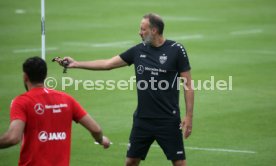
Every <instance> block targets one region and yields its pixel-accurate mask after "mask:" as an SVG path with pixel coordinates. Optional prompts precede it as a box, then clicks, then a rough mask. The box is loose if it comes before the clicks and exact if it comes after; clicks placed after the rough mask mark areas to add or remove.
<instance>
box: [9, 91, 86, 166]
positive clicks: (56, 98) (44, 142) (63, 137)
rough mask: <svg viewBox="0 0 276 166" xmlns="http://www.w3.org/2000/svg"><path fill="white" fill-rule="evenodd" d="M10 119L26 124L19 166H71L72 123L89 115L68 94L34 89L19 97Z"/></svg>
mask: <svg viewBox="0 0 276 166" xmlns="http://www.w3.org/2000/svg"><path fill="white" fill-rule="evenodd" d="M10 111H11V112H10V119H11V121H12V120H16V119H20V120H22V121H24V122H25V130H24V136H23V140H22V146H21V151H20V159H19V164H18V165H19V166H27V165H28V166H33V165H39V166H69V162H70V161H69V160H70V145H71V128H72V120H74V121H75V122H78V121H79V120H80V119H81V118H82V117H83V116H85V115H86V114H87V113H86V111H85V110H84V109H83V108H82V107H81V106H80V104H79V103H78V102H77V101H76V100H75V99H73V98H72V97H71V96H69V95H67V94H66V93H63V92H59V91H56V90H49V89H46V88H33V89H31V90H30V91H28V92H26V93H24V94H22V95H20V96H18V97H16V98H15V99H14V100H13V102H12V104H11V110H10Z"/></svg>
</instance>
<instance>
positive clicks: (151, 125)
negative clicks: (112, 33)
mask: <svg viewBox="0 0 276 166" xmlns="http://www.w3.org/2000/svg"><path fill="white" fill-rule="evenodd" d="M163 29H164V23H163V20H162V19H161V17H160V16H158V15H156V14H152V13H151V14H147V15H145V16H144V17H143V19H142V21H141V25H140V32H139V34H140V36H141V38H142V40H143V42H142V43H141V44H138V45H136V46H134V47H132V48H130V49H129V50H127V51H126V52H124V53H122V54H120V55H117V56H114V57H113V58H111V59H106V60H94V61H87V62H78V61H75V60H73V59H72V58H70V57H65V58H64V60H67V61H68V62H69V65H68V68H82V69H90V70H110V69H114V68H118V67H123V66H127V65H132V64H134V69H135V74H136V82H137V90H138V106H137V109H136V111H135V113H134V117H133V126H132V130H131V134H130V139H129V141H130V142H129V147H128V152H127V159H126V165H127V166H136V165H139V163H140V160H144V159H145V158H146V155H147V153H148V150H149V148H150V145H151V144H152V143H153V141H157V143H158V144H159V145H160V147H161V148H162V149H163V151H164V153H165V155H166V156H167V159H168V160H171V161H172V164H173V165H174V166H185V165H186V157H185V151H184V145H183V136H182V128H183V129H184V137H185V138H188V137H189V136H190V134H191V132H192V118H193V105H194V92H193V89H192V86H191V74H190V69H191V68H190V64H189V60H188V57H187V53H186V50H185V49H184V47H183V46H182V45H181V44H179V43H177V42H175V41H171V40H166V39H165V38H164V37H163ZM179 78H181V79H182V80H184V95H185V103H186V114H185V117H184V118H183V120H182V122H181V118H180V109H179V82H180V81H179V80H180V79H179Z"/></svg>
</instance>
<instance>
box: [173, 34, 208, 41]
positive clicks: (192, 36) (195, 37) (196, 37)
mask: <svg viewBox="0 0 276 166" xmlns="http://www.w3.org/2000/svg"><path fill="white" fill-rule="evenodd" d="M202 38H203V35H201V34H196V35H187V36H175V37H172V36H171V37H168V39H172V40H192V39H202Z"/></svg>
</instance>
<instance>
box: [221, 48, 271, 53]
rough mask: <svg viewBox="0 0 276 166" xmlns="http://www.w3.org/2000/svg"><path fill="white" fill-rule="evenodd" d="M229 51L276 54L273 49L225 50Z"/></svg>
mask: <svg viewBox="0 0 276 166" xmlns="http://www.w3.org/2000/svg"><path fill="white" fill-rule="evenodd" d="M224 51H225V52H229V53H246V54H276V51H271V50H235V49H232V50H224Z"/></svg>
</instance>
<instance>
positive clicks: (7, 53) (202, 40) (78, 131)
mask: <svg viewBox="0 0 276 166" xmlns="http://www.w3.org/2000/svg"><path fill="white" fill-rule="evenodd" d="M275 7H276V2H275V1H274V0H228V1H227V0H206V1H199V0H193V1H184V0H174V1H165V0H159V1H152V0H139V1H131V0H128V1H127V0H116V1H111V0H107V1H102V0H93V1H90V0H79V1H73V0H59V1H46V48H47V53H46V55H47V63H48V68H49V72H48V76H51V77H55V78H57V79H58V81H59V83H60V82H61V78H62V77H63V76H68V77H72V78H74V79H77V80H94V81H95V80H99V79H103V80H108V79H111V80H121V79H123V80H128V79H129V78H130V77H131V76H133V75H134V70H133V66H131V67H125V68H121V69H116V70H112V71H85V70H68V73H67V74H66V75H64V74H62V68H60V67H59V66H58V65H57V64H54V63H52V62H51V59H52V58H53V57H55V56H61V57H63V56H72V57H74V58H75V59H77V60H93V59H100V58H101V59H102V58H110V57H112V56H114V55H116V54H119V53H121V52H123V51H125V50H126V49H127V48H129V47H130V46H132V45H134V44H136V43H139V42H140V37H139V36H138V31H139V25H140V20H141V18H142V16H143V15H144V14H145V13H148V12H156V13H159V14H160V15H161V16H163V18H164V21H165V24H166V27H165V32H164V35H165V37H166V38H168V39H173V40H177V41H178V42H180V43H183V44H184V45H185V47H186V49H187V51H188V54H189V58H190V62H191V65H192V76H193V79H194V80H208V79H210V77H211V76H214V77H215V80H219V79H223V80H228V76H232V77H233V90H232V91H219V90H214V91H208V90H202V91H196V92H195V108H194V121H193V133H192V136H191V137H190V138H189V139H188V140H185V145H186V147H187V149H186V153H187V159H188V160H187V161H188V164H189V165H190V166H202V165H205V166H233V165H234V166H274V165H276V158H275V156H276V125H275V119H276V102H275V101H276V74H275V72H276V45H275V44H276V32H275V30H276V19H275V18H276V10H275ZM40 30H41V27H40V1H31V0H24V1H19V0H15V1H3V0H2V1H0V62H1V65H0V75H1V77H0V85H1V86H0V133H3V132H4V131H6V129H7V128H8V126H9V105H10V102H11V100H12V99H13V98H14V97H15V96H17V95H18V94H21V93H23V92H24V91H25V90H24V87H23V84H22V69H21V68H22V67H21V65H22V62H23V61H24V60H25V59H26V58H27V57H30V56H35V55H38V56H40V51H39V48H40V47H41V46H40V45H41V44H40V43H41V36H40ZM57 89H58V90H61V86H60V85H58V86H57ZM65 91H66V92H67V93H69V94H71V95H72V96H74V97H75V98H76V99H77V100H78V101H79V102H80V103H81V104H82V105H83V107H84V108H85V109H86V110H87V111H88V112H89V113H90V114H91V115H92V116H93V117H94V118H95V119H96V120H97V121H98V122H99V123H100V124H101V126H102V128H103V130H104V133H105V134H106V135H107V136H109V137H110V139H111V140H112V142H113V145H112V147H111V148H110V149H108V150H103V149H102V148H101V147H100V146H98V145H95V144H94V142H93V140H92V139H91V136H90V134H89V133H88V132H87V131H86V130H84V129H83V128H82V127H81V126H79V125H73V136H72V151H71V165H72V166H86V165H87V166H88V165H89V166H91V165H94V166H120V165H124V160H125V154H126V150H127V146H126V144H127V142H128V136H129V133H130V129H131V124H132V114H133V111H134V109H135V107H136V100H137V97H136V90H124V91H123V90H118V89H117V90H113V91H109V90H102V91H96V90H90V91H87V90H84V89H83V88H81V87H80V89H79V90H77V91H75V90H74V87H69V88H66V90H65ZM180 102H181V110H182V114H183V112H184V99H183V93H182V92H181V99H180ZM19 149H20V147H19V146H15V147H12V148H9V149H5V150H0V166H11V165H16V164H17V160H18V156H19ZM223 150H224V151H223ZM230 150H236V151H230ZM141 165H143V166H157V165H158V166H167V165H170V162H169V161H167V160H166V158H165V155H164V154H163V152H162V151H161V149H160V148H159V147H158V146H153V147H152V148H151V149H150V151H149V154H148V156H147V159H146V161H145V162H142V163H141Z"/></svg>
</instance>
